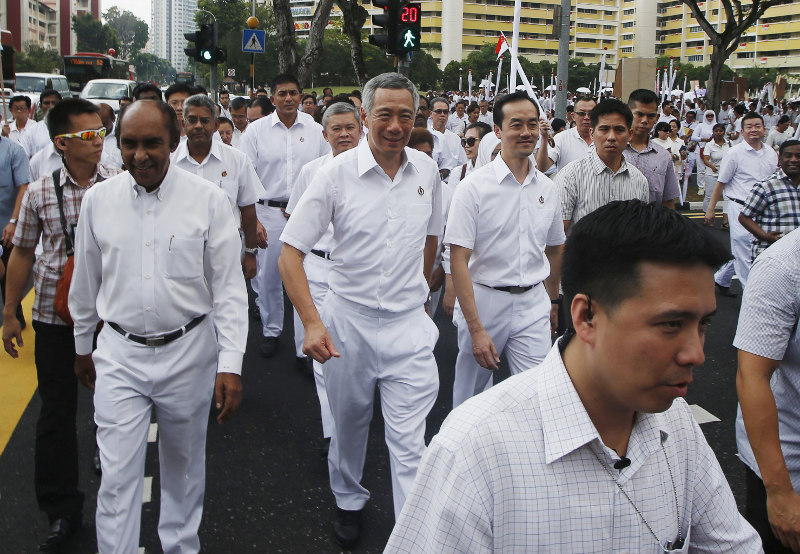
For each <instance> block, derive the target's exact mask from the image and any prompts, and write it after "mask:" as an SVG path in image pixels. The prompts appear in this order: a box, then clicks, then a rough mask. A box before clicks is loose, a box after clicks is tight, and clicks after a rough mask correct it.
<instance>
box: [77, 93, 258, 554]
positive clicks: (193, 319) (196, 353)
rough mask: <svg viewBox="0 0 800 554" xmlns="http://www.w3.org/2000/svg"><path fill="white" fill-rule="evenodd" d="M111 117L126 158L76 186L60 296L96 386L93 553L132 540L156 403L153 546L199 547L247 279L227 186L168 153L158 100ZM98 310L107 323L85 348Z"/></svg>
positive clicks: (80, 359)
mask: <svg viewBox="0 0 800 554" xmlns="http://www.w3.org/2000/svg"><path fill="white" fill-rule="evenodd" d="M119 125H120V150H121V152H122V158H123V160H124V162H125V166H126V167H127V168H128V172H126V173H122V174H120V175H118V176H117V177H115V178H112V179H108V180H106V181H105V182H104V183H102V185H101V186H100V187H98V186H95V187H93V188H91V189H90V190H89V191H88V192H87V195H86V196H85V197H84V199H83V203H82V205H81V215H80V218H79V220H78V231H77V243H76V248H75V271H74V274H73V280H72V287H71V288H70V296H69V308H70V311H71V313H72V317H73V319H74V321H75V329H74V331H75V351H76V357H75V374H76V375H77V376H78V379H80V381H81V382H82V383H83V384H84V385H85V386H87V387H88V388H90V389H93V390H94V407H95V422H96V423H97V425H98V430H97V444H98V446H99V448H100V456H101V460H102V467H103V476H102V480H101V482H100V490H99V492H98V495H97V517H96V524H97V547H98V551H99V552H100V553H101V554H106V553H110V552H135V551H137V550H138V548H139V530H140V525H141V511H142V506H141V498H142V486H143V478H144V461H145V453H146V450H147V430H148V428H149V426H150V414H151V411H152V410H153V408H155V409H156V416H157V420H158V424H159V429H158V430H159V465H160V468H161V469H160V471H161V513H160V515H159V524H158V533H159V537H160V539H161V546H162V548H163V550H164V552H187V553H189V552H192V553H196V552H199V551H200V538H199V536H198V528H199V526H200V520H201V518H202V513H203V495H204V491H205V444H206V430H207V424H208V408H209V401H210V400H211V398H212V396H213V397H214V398H215V404H216V408H217V409H218V410H220V413H219V415H218V417H217V420H218V421H219V422H221V423H222V422H225V421H227V420H228V419H229V418H230V417H231V416H232V415H233V414H234V412H236V410H237V408H238V406H239V403H240V401H241V396H242V384H241V378H240V377H239V375H240V373H241V368H242V358H243V356H244V350H245V343H246V339H247V292H246V289H245V284H244V278H243V277H242V271H241V269H240V266H239V252H240V246H241V241H240V239H239V234H238V233H237V232H236V225H235V223H234V220H233V216H232V215H231V208H230V204H229V202H228V198H227V195H226V194H225V193H224V192H223V191H222V190H221V189H220V188H219V187H216V186H214V185H213V184H212V183H209V182H208V181H206V180H205V179H202V178H200V177H197V176H196V175H193V174H191V173H188V172H186V171H184V170H182V169H179V168H177V167H170V163H169V156H170V152H171V151H174V150H175V148H177V146H178V142H179V140H180V131H179V128H178V122H177V118H176V116H175V112H174V111H173V110H172V109H171V108H170V107H169V106H168V105H167V104H165V103H163V102H161V101H157V100H140V101H137V102H134V103H133V104H131V106H129V107H128V108H127V109H126V110H125V112H124V113H123V115H122V116H121V117H120V121H119ZM133 252H135V253H136V254H135V255H132V254H131V253H133ZM100 321H104V322H105V325H104V326H103V329H102V331H101V332H100V335H99V337H98V339H97V350H96V351H95V352H94V353H92V337H93V335H94V332H95V328H96V326H97V324H98V323H99V322H100Z"/></svg>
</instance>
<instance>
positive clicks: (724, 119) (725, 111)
mask: <svg viewBox="0 0 800 554" xmlns="http://www.w3.org/2000/svg"><path fill="white" fill-rule="evenodd" d="M731 119H732V116H731V110H730V108H729V107H728V101H727V100H723V101H722V102H721V103H720V105H719V113H718V114H717V123H722V124H723V125H728V124H729V123H730V122H731Z"/></svg>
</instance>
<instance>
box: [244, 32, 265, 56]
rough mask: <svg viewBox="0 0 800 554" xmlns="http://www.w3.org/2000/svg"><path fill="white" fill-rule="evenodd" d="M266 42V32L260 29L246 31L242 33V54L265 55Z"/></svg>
mask: <svg viewBox="0 0 800 554" xmlns="http://www.w3.org/2000/svg"><path fill="white" fill-rule="evenodd" d="M266 41H267V32H266V31H263V30H260V29H244V30H243V31H242V52H248V53H250V54H263V53H264V45H265V44H266Z"/></svg>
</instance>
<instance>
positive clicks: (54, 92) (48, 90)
mask: <svg viewBox="0 0 800 554" xmlns="http://www.w3.org/2000/svg"><path fill="white" fill-rule="evenodd" d="M47 96H58V99H59V101H60V100H63V98H62V97H61V93H60V92H58V91H57V90H53V89H51V88H46V89H44V90H43V91H42V92H40V93H39V101H40V102H41V101H42V100H44V98H46V97H47Z"/></svg>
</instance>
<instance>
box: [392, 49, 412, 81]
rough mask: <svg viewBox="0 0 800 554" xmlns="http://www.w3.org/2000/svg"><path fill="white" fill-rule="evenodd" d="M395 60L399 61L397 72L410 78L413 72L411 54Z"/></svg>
mask: <svg viewBox="0 0 800 554" xmlns="http://www.w3.org/2000/svg"><path fill="white" fill-rule="evenodd" d="M395 60H397V72H398V73H402V74H403V75H405V76H406V77H408V74H409V72H410V71H411V53H407V54H400V55H399V56H397V57H396V58H395Z"/></svg>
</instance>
